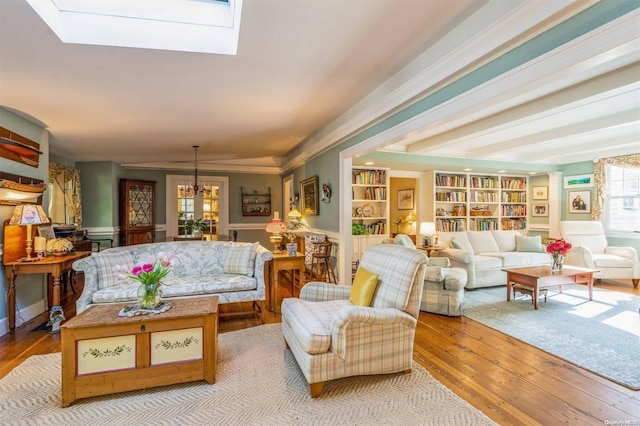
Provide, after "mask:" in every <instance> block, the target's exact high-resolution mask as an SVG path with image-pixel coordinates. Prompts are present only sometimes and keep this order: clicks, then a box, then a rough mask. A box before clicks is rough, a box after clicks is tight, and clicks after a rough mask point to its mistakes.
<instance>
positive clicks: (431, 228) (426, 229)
mask: <svg viewBox="0 0 640 426" xmlns="http://www.w3.org/2000/svg"><path fill="white" fill-rule="evenodd" d="M435 233H436V224H435V223H434V222H422V223H421V224H420V235H431V234H435Z"/></svg>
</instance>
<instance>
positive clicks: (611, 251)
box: [560, 220, 640, 288]
mask: <svg viewBox="0 0 640 426" xmlns="http://www.w3.org/2000/svg"><path fill="white" fill-rule="evenodd" d="M560 234H561V236H562V238H564V239H565V241H567V242H569V243H571V245H572V246H573V248H572V249H571V251H570V252H569V253H568V254H567V255H566V256H565V263H566V264H568V265H574V266H579V267H583V268H592V269H597V270H599V271H600V272H598V273H596V274H595V277H596V278H605V279H607V278H609V279H627V280H631V281H632V282H633V286H634V287H636V288H637V287H638V282H639V281H640V260H638V254H637V253H636V250H635V249H634V248H633V247H612V246H609V245H608V243H607V237H606V236H605V235H604V229H603V228H602V223H600V222H598V221H588V220H587V221H580V220H573V221H562V222H560Z"/></svg>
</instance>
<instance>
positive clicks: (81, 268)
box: [71, 255, 98, 315]
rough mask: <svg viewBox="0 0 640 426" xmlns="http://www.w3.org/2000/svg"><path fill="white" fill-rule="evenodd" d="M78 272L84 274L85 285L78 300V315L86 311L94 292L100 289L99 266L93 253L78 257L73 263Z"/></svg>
mask: <svg viewBox="0 0 640 426" xmlns="http://www.w3.org/2000/svg"><path fill="white" fill-rule="evenodd" d="M71 268H73V270H74V271H76V272H82V273H83V274H84V287H83V289H82V294H81V295H80V297H79V298H78V300H76V315H77V314H79V313H81V312H82V311H84V310H85V309H87V308H88V307H89V305H91V301H92V300H93V293H95V292H96V291H98V268H97V265H96V262H95V260H94V259H93V255H91V256H89V257H85V258H83V259H78V260H76V261H75V262H73V264H72V265H71Z"/></svg>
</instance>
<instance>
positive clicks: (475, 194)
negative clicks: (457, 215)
mask: <svg viewBox="0 0 640 426" xmlns="http://www.w3.org/2000/svg"><path fill="white" fill-rule="evenodd" d="M471 202H472V203H497V202H498V193H497V192H485V191H471Z"/></svg>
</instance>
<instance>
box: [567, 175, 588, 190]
mask: <svg viewBox="0 0 640 426" xmlns="http://www.w3.org/2000/svg"><path fill="white" fill-rule="evenodd" d="M593 179H594V176H593V173H592V174H589V175H576V176H565V178H564V189H573V188H591V187H593Z"/></svg>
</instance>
